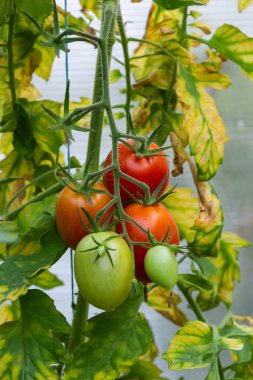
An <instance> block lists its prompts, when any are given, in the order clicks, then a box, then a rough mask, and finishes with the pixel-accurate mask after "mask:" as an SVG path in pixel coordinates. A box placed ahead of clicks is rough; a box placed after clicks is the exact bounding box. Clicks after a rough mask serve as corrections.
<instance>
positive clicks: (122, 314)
mask: <svg viewBox="0 0 253 380" xmlns="http://www.w3.org/2000/svg"><path fill="white" fill-rule="evenodd" d="M142 301H143V287H142V286H139V289H138V292H137V294H131V295H130V296H129V298H128V299H127V300H126V301H125V302H124V304H123V305H122V306H120V307H119V308H118V309H116V310H114V311H111V312H105V313H102V314H99V315H97V316H95V317H93V318H91V319H89V321H88V325H87V327H86V328H85V331H84V334H85V336H87V337H88V338H89V339H88V340H87V342H85V343H83V344H81V345H80V346H79V347H78V348H77V349H76V350H75V353H74V358H73V362H72V363H71V364H69V365H67V366H66V369H65V376H64V380H79V379H85V380H100V379H101V380H113V379H116V378H117V377H118V376H119V375H120V372H121V369H122V368H124V367H125V366H127V365H131V364H132V363H133V362H135V360H137V358H138V357H139V356H140V355H143V354H145V353H146V352H147V351H148V349H149V347H150V345H151V341H152V333H151V330H150V327H149V325H148V323H147V321H146V320H145V319H144V317H143V316H142V315H141V314H139V313H138V310H139V308H140V305H141V303H142ZM123 337H124V339H123ZM109 348H110V349H109Z"/></svg>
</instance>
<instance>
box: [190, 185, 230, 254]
mask: <svg viewBox="0 0 253 380" xmlns="http://www.w3.org/2000/svg"><path fill="white" fill-rule="evenodd" d="M199 188H200V189H201V190H200V191H201V199H202V202H204V204H203V205H202V206H201V211H200V214H199V216H198V218H197V219H196V220H195V222H194V225H193V227H192V229H193V230H194V231H196V234H195V237H194V240H193V242H191V244H190V246H191V249H192V250H193V252H194V253H195V254H197V255H203V254H208V255H209V256H215V255H216V253H217V252H216V251H217V250H216V247H215V246H216V242H217V241H218V239H219V237H220V235H221V231H222V228H223V212H222V208H221V204H220V201H219V198H218V197H217V194H216V193H215V191H214V189H213V188H212V187H211V186H210V185H209V184H208V183H205V182H203V183H199Z"/></svg>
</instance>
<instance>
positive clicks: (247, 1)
mask: <svg viewBox="0 0 253 380" xmlns="http://www.w3.org/2000/svg"><path fill="white" fill-rule="evenodd" d="M252 3H253V0H238V10H239V12H242V11H244V9H246V8H248V7H249V6H250V5H251V4H252Z"/></svg>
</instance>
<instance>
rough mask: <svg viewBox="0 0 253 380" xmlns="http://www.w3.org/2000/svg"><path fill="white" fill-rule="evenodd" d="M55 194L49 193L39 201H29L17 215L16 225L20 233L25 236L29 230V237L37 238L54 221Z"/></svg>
mask: <svg viewBox="0 0 253 380" xmlns="http://www.w3.org/2000/svg"><path fill="white" fill-rule="evenodd" d="M55 204H56V195H55V194H53V195H50V196H49V197H46V198H44V199H43V200H42V201H40V202H36V203H31V204H30V205H28V206H26V207H25V208H24V209H23V210H22V211H21V212H20V214H19V215H18V218H17V225H18V227H19V228H20V235H21V236H25V235H27V234H28V233H29V232H31V234H29V236H30V237H32V238H35V239H36V238H39V237H40V236H41V235H42V234H43V233H45V231H46V230H49V229H50V226H52V225H53V223H54V217H55Z"/></svg>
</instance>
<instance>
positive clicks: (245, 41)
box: [209, 24, 253, 76]
mask: <svg viewBox="0 0 253 380" xmlns="http://www.w3.org/2000/svg"><path fill="white" fill-rule="evenodd" d="M209 44H210V46H212V47H214V48H215V49H217V50H218V51H219V52H221V53H222V54H223V55H225V57H227V58H229V59H230V60H231V61H233V62H235V63H236V64H237V65H239V66H240V67H241V69H242V70H243V72H244V73H245V74H246V75H249V76H250V74H251V73H252V71H253V38H251V37H248V36H247V35H246V34H244V33H243V32H241V31H240V29H238V28H237V27H235V26H233V25H229V24H224V25H222V26H221V27H219V28H218V29H217V30H216V32H215V33H214V35H213V37H212V38H211V39H210V40H209Z"/></svg>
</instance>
